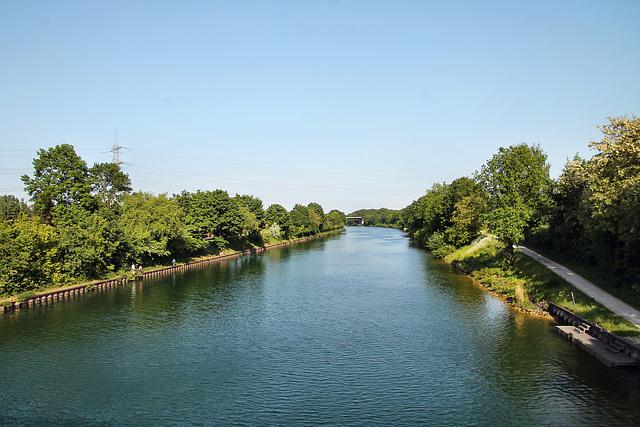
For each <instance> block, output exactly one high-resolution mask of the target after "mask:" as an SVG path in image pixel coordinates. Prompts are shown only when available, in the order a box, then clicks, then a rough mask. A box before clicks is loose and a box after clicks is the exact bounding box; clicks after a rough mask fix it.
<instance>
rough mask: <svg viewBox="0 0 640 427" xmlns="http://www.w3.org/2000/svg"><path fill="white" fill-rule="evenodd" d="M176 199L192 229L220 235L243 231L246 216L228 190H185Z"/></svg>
mask: <svg viewBox="0 0 640 427" xmlns="http://www.w3.org/2000/svg"><path fill="white" fill-rule="evenodd" d="M174 199H175V200H176V201H177V203H178V205H179V206H180V208H182V210H183V212H184V214H185V217H184V222H185V224H186V225H187V226H188V227H189V229H190V230H192V231H196V232H198V233H201V234H205V233H211V234H213V235H214V236H220V237H230V236H235V235H239V234H241V233H242V228H243V221H244V219H245V217H244V216H243V214H242V213H241V212H240V209H239V207H238V204H237V203H236V202H235V201H234V200H233V199H232V198H231V197H229V194H228V193H227V192H226V191H223V190H215V191H200V190H198V191H197V192H196V193H189V192H187V191H183V192H182V193H181V194H180V195H177V196H174ZM260 203H262V202H260Z"/></svg>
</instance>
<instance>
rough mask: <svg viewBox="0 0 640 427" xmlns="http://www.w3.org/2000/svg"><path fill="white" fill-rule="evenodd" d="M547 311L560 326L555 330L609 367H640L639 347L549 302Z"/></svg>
mask: <svg viewBox="0 0 640 427" xmlns="http://www.w3.org/2000/svg"><path fill="white" fill-rule="evenodd" d="M548 303H549V309H548V310H549V313H550V314H551V315H552V316H553V317H554V318H555V319H556V320H558V321H559V322H561V323H563V325H560V326H556V331H557V332H558V333H559V334H560V335H562V336H564V337H565V338H567V339H568V340H569V341H571V342H572V343H574V344H576V345H577V346H578V347H580V348H581V349H583V350H585V351H586V352H587V353H589V354H591V355H592V356H594V357H595V358H597V359H598V360H600V361H601V362H602V363H604V364H605V365H607V366H609V367H612V368H622V367H638V366H640V347H638V346H637V345H635V344H633V343H632V342H630V341H628V340H626V339H624V338H621V337H619V336H617V335H614V334H612V333H611V332H609V330H607V329H605V328H603V327H602V326H599V325H597V324H595V323H593V322H589V321H587V320H585V319H583V318H582V317H580V316H578V315H577V314H576V313H573V312H571V311H569V310H568V309H566V308H565V307H562V306H561V305H558V304H556V303H554V302H552V301H548Z"/></svg>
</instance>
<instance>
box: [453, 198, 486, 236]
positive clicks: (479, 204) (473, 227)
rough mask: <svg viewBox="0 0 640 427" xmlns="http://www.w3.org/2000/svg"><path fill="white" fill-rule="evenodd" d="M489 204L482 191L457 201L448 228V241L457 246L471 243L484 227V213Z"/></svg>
mask: <svg viewBox="0 0 640 427" xmlns="http://www.w3.org/2000/svg"><path fill="white" fill-rule="evenodd" d="M486 206H487V201H486V198H485V197H484V196H483V194H482V193H481V192H477V193H473V194H471V195H468V196H466V197H464V198H463V199H462V200H460V201H459V202H458V203H456V205H455V208H454V211H453V217H452V219H451V226H450V227H449V228H447V230H446V235H447V241H449V242H451V243H452V244H453V245H455V246H463V245H466V244H468V243H470V242H471V241H472V240H473V239H474V238H475V237H476V236H477V235H478V233H479V232H480V230H481V228H482V220H481V218H482V215H483V214H484V213H485V209H486Z"/></svg>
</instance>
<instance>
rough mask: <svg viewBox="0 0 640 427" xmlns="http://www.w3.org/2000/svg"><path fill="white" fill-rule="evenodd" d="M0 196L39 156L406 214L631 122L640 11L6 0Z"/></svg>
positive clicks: (616, 5)
mask: <svg viewBox="0 0 640 427" xmlns="http://www.w3.org/2000/svg"><path fill="white" fill-rule="evenodd" d="M0 54H1V55H0V58H1V59H0V82H1V83H0V85H1V86H0V156H1V158H0V194H14V195H16V196H17V197H21V198H22V197H24V198H28V196H27V195H26V194H25V193H24V191H23V184H22V182H21V181H20V175H21V174H24V173H27V174H32V172H33V167H32V164H31V162H32V160H33V158H34V157H35V156H36V151H37V150H38V149H40V148H49V147H53V146H55V145H58V144H63V143H68V144H71V145H73V146H74V147H75V149H76V152H77V153H78V154H79V155H80V156H81V157H82V158H83V159H84V160H85V161H86V162H87V163H88V164H89V166H91V165H92V164H93V163H95V162H108V161H111V159H112V153H111V152H110V151H109V150H110V149H111V147H112V146H113V143H114V136H115V132H116V130H117V132H118V142H119V144H120V145H121V146H124V147H128V148H129V149H130V150H122V151H121V152H120V159H121V160H122V161H124V162H128V163H129V164H130V165H129V166H127V167H126V168H125V171H126V172H127V173H128V174H129V176H130V177H131V180H132V183H133V186H134V189H135V190H136V191H138V190H142V191H149V192H153V193H155V194H160V193H165V192H167V193H169V195H171V194H173V193H179V192H181V191H182V190H188V191H196V190H198V189H202V190H214V189H223V190H227V191H228V192H229V194H230V195H232V196H233V195H235V194H236V193H239V194H250V195H254V196H256V197H259V198H260V199H262V201H263V203H264V206H265V208H266V207H268V206H269V205H270V204H272V203H279V204H281V205H283V206H285V207H286V208H287V209H291V208H292V207H293V205H294V204H295V203H301V204H304V205H306V204H308V203H309V202H317V203H320V204H321V205H322V206H323V208H324V210H325V212H328V211H330V210H331V209H339V210H341V211H343V212H345V213H349V212H351V211H353V210H356V209H359V208H380V207H387V208H391V209H401V208H403V207H405V206H407V205H409V204H410V203H411V202H412V201H413V200H416V199H417V198H418V197H420V196H421V195H423V194H424V193H425V191H426V189H428V188H430V187H431V186H432V185H433V183H435V182H451V181H453V180H454V179H456V178H459V177H462V176H471V175H472V174H473V173H474V172H475V171H476V170H479V169H480V167H481V166H482V165H483V164H484V163H485V162H486V161H487V160H488V159H489V158H490V157H491V156H492V155H493V154H494V153H496V152H497V150H498V148H499V147H501V146H504V147H507V146H509V145H513V144H519V143H522V142H525V143H528V144H538V143H539V144H540V146H541V147H542V149H543V150H544V151H545V152H546V153H547V154H548V155H549V162H550V163H551V165H552V169H551V170H552V175H553V176H554V177H557V176H558V175H559V174H560V173H561V171H562V168H563V167H564V165H565V163H566V161H567V159H568V158H573V156H574V155H575V154H576V153H579V154H580V155H581V156H583V157H587V158H588V157H590V156H591V155H592V154H593V153H592V151H591V150H590V149H589V148H588V144H589V142H590V141H595V140H599V139H600V138H601V133H600V131H599V130H598V128H597V125H601V124H604V123H606V122H607V117H615V116H621V115H632V114H636V115H639V114H640V108H639V107H640V80H639V76H640V1H622V0H621V1H588V0H580V1H557V0H554V1H544V0H536V1H512V0H509V1H418V0H409V1H403V0H394V1H356V0H344V1H341V0H328V1H319V0H318V1H314V0H292V1H279V0H268V1H257V0H256V1H242V0H238V1H230V0H229V1H226V0H225V1H215V0H211V1H146V2H140V1H131V0H127V1H111V0H109V1H91V0H82V1H58V0H56V1H51V0H45V1H33V0H24V1H18V0H0Z"/></svg>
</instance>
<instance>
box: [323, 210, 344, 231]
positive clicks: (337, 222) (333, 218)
mask: <svg viewBox="0 0 640 427" xmlns="http://www.w3.org/2000/svg"><path fill="white" fill-rule="evenodd" d="M325 219H326V227H327V230H328V231H329V230H339V229H341V228H343V227H344V225H345V224H346V222H347V216H346V215H345V214H344V213H343V212H340V211H339V210H337V209H332V210H331V212H329V213H328V214H327V215H325Z"/></svg>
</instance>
